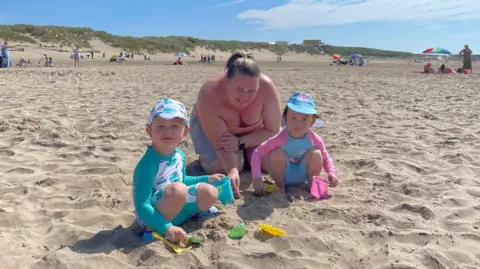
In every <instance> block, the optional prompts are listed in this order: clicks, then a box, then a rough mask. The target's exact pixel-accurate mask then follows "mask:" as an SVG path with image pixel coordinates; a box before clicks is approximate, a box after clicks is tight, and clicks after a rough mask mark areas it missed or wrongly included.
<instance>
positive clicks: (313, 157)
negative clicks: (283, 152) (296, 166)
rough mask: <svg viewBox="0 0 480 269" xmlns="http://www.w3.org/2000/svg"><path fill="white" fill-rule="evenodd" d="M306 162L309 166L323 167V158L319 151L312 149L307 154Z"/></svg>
mask: <svg viewBox="0 0 480 269" xmlns="http://www.w3.org/2000/svg"><path fill="white" fill-rule="evenodd" d="M305 162H306V163H307V165H308V164H314V165H319V166H320V167H322V166H323V156H322V152H321V151H320V150H319V149H310V150H309V151H307V153H305Z"/></svg>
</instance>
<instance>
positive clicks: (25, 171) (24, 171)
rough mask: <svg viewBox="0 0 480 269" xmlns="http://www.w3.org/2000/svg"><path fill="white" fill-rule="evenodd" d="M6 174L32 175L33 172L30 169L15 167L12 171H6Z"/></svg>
mask: <svg viewBox="0 0 480 269" xmlns="http://www.w3.org/2000/svg"><path fill="white" fill-rule="evenodd" d="M7 173H12V174H24V175H26V174H33V173H35V171H34V170H33V169H30V168H23V167H15V168H13V169H10V170H8V171H7Z"/></svg>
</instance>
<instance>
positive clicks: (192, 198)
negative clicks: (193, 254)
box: [133, 98, 224, 242]
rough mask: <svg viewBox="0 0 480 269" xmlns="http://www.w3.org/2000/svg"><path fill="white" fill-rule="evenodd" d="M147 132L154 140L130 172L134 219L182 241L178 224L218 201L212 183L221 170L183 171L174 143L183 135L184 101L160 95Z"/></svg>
mask: <svg viewBox="0 0 480 269" xmlns="http://www.w3.org/2000/svg"><path fill="white" fill-rule="evenodd" d="M146 131H147V133H148V135H149V136H150V138H151V139H152V144H151V145H150V146H148V147H147V150H146V152H145V154H144V155H143V157H142V159H141V160H140V161H139V163H138V164H137V166H136V167H135V171H134V173H133V201H134V205H135V211H136V214H137V219H138V220H140V221H141V222H143V224H144V225H145V226H147V227H148V228H150V229H152V230H154V231H156V232H158V233H160V234H161V235H164V236H165V237H166V238H168V239H170V240H171V241H173V242H178V241H185V240H186V238H187V235H186V233H185V231H184V230H183V229H182V228H180V227H178V226H179V225H181V224H183V223H184V222H186V221H187V220H188V219H190V218H191V217H193V216H194V215H196V214H197V213H199V212H202V211H206V210H208V209H210V207H211V206H212V205H213V204H214V203H215V202H216V201H217V200H218V191H217V189H216V188H215V187H213V186H212V185H211V184H208V183H212V182H213V181H220V180H221V178H222V177H224V176H223V175H221V174H215V175H211V176H208V175H205V176H198V177H194V176H187V175H186V172H185V167H186V158H185V154H184V153H183V152H182V151H181V150H180V149H178V148H177V145H178V144H179V143H180V142H181V141H182V140H183V139H184V138H185V137H186V136H187V134H188V131H189V127H188V118H187V112H186V109H185V106H184V105H183V104H182V103H180V102H178V101H175V100H172V99H169V98H162V99H161V100H160V101H158V102H157V104H155V106H154V107H153V109H152V110H151V112H150V117H149V119H148V121H147V128H146Z"/></svg>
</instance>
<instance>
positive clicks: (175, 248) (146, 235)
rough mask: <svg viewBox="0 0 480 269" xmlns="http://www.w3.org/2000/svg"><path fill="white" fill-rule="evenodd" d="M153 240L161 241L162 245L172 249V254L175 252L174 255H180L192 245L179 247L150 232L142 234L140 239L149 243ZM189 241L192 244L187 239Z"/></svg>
mask: <svg viewBox="0 0 480 269" xmlns="http://www.w3.org/2000/svg"><path fill="white" fill-rule="evenodd" d="M153 238H156V239H158V240H161V241H163V243H165V244H167V246H169V247H171V248H172V249H173V252H175V254H178V253H181V252H183V251H185V250H189V249H191V248H192V245H189V246H186V247H182V246H180V245H177V244H174V243H172V242H170V241H169V240H167V239H165V238H163V237H162V236H161V235H159V234H158V233H156V232H151V231H148V232H145V233H144V234H143V237H142V239H143V240H144V241H151V240H153ZM189 241H190V242H192V241H191V240H190V239H189ZM192 243H194V242H192Z"/></svg>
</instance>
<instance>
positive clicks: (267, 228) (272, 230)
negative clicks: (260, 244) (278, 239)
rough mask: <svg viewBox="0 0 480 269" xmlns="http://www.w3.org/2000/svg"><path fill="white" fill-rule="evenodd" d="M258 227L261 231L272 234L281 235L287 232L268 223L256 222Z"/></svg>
mask: <svg viewBox="0 0 480 269" xmlns="http://www.w3.org/2000/svg"><path fill="white" fill-rule="evenodd" d="M258 227H259V228H260V230H262V232H264V233H267V234H270V235H273V236H283V235H286V234H287V232H285V231H284V230H282V229H280V228H278V227H275V226H273V225H269V224H264V223H260V224H258Z"/></svg>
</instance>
